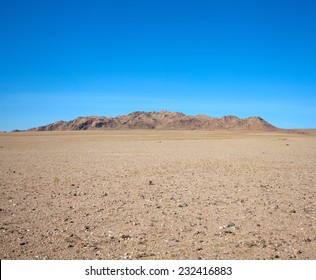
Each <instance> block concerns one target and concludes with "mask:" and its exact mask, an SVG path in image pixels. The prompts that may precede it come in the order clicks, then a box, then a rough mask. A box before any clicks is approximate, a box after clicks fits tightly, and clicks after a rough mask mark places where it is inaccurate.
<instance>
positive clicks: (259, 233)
mask: <svg viewBox="0 0 316 280" xmlns="http://www.w3.org/2000/svg"><path fill="white" fill-rule="evenodd" d="M0 193H1V196H0V208H1V209H0V258H1V259H316V133H315V131H311V134H295V133H292V134H290V133H288V134H287V133H283V132H282V133H281V132H275V131H274V132H273V131H270V132H247V131H243V132H238V131H231V132H229V131H222V132H218V131H217V132H214V131H185V130H184V131H163V130H119V131H115V130H112V131H111V130H108V131H58V132H55V131H49V132H21V133H0Z"/></svg>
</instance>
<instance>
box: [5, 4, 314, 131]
mask: <svg viewBox="0 0 316 280" xmlns="http://www.w3.org/2000/svg"><path fill="white" fill-rule="evenodd" d="M315 15H316V1H312V0H311V1H306V0H300V1H281V0H274V1H270V0H267V1H243V0H241V1H226V0H223V1H212V0H209V1H200V0H194V1H189V0H188V1H186V0H182V1H180V0H168V1H165V0H160V1H138V0H134V1H127V0H125V1H123V0H113V1H110V0H108V1H106V0H103V1H101V0H100V1H95V0H90V1H66V0H64V1H58V0H55V1H32V0H30V1H16V0H7V1H5V0H0V130H13V129H26V128H31V127H35V126H39V125H44V124H47V123H50V122H53V121H58V120H70V119H73V118H76V117H78V116H86V115H97V116H116V115H121V114H127V113H130V112H132V111H135V110H144V111H153V110H155V111H159V110H170V111H181V112H183V113H186V114H190V115H195V114H199V113H203V114H207V115H210V116H213V117H221V116H223V115H237V116H238V117H248V116H254V115H258V116H261V117H263V118H264V119H266V120H267V121H269V122H271V123H272V124H274V125H276V126H279V127H283V128H316V51H315V50H316V16H315Z"/></svg>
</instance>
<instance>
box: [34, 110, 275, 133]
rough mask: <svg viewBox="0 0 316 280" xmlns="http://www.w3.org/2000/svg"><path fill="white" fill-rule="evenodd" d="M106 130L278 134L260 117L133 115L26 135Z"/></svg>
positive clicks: (89, 119) (50, 127)
mask: <svg viewBox="0 0 316 280" xmlns="http://www.w3.org/2000/svg"><path fill="white" fill-rule="evenodd" d="M102 129H103V130H106V129H160V130H185V129H188V130H268V131H273V130H279V128H277V127H275V126H273V125H272V124H270V123H268V122H267V121H265V120H264V119H262V118H260V117H248V118H244V119H241V118H238V117H236V116H231V115H229V116H223V117H221V118H215V117H214V118H213V117H210V116H207V115H202V114H198V115H196V116H190V115H185V114H183V113H180V112H169V111H165V110H162V111H160V112H156V111H152V112H144V111H135V112H132V113H130V114H127V115H122V116H116V117H103V116H101V117H97V116H87V117H78V118H76V119H73V120H70V121H67V122H66V121H57V122H54V123H51V124H48V125H44V126H40V127H36V128H31V129H28V131H69V130H102Z"/></svg>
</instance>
